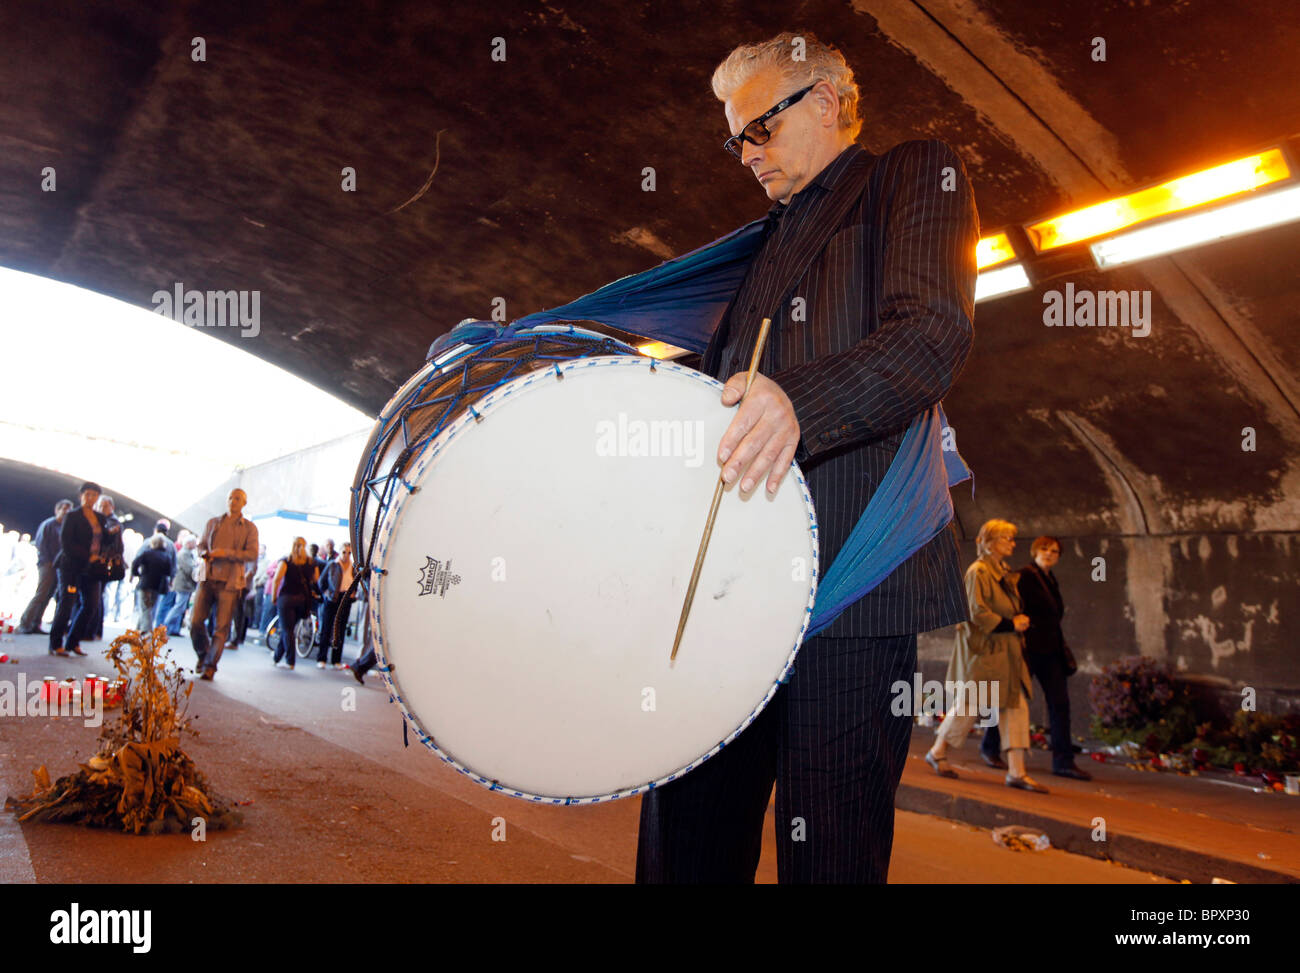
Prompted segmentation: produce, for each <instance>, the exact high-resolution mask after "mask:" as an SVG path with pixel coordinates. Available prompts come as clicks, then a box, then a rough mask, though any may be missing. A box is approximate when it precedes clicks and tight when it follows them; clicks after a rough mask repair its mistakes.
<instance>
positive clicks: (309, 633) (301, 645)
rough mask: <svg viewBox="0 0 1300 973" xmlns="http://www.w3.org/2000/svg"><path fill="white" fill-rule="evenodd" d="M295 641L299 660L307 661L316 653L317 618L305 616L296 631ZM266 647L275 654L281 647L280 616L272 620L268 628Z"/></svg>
mask: <svg viewBox="0 0 1300 973" xmlns="http://www.w3.org/2000/svg"><path fill="white" fill-rule="evenodd" d="M293 634H294V641H295V642H296V643H297V644H296V645H295V649H296V651H297V653H298V658H300V659H305V658H307V657H308V656H309V655H311V654H312V652H313V651H315V648H316V616H315V615H305V616H303V617H302V618H301V619H299V621H298V624H297V626H295V628H294V631H293ZM266 647H267V648H268V649H270V650H271V651H272V652H274V651H275V650H276V649H278V648H279V647H280V615H279V613H276V615H275V616H274V617H273V618H272V619H271V623H270V624H269V625H267V626H266Z"/></svg>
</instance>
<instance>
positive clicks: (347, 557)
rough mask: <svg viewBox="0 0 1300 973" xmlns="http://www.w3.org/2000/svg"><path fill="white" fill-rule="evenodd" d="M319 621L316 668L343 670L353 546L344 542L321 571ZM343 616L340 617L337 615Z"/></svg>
mask: <svg viewBox="0 0 1300 973" xmlns="http://www.w3.org/2000/svg"><path fill="white" fill-rule="evenodd" d="M320 587H321V594H322V595H323V596H324V598H325V601H324V602H323V604H322V609H323V610H322V612H321V617H322V623H323V625H324V626H325V627H324V630H323V631H322V632H321V637H320V651H319V653H318V654H317V656H316V667H317V668H318V669H324V668H325V667H326V665H331V666H333V667H334V668H335V669H346V668H347V666H345V665H344V664H343V636H344V633H345V632H346V631H347V627H348V616H349V615H351V614H352V600H353V599H352V597H351V596H350V589H351V587H352V545H351V544H350V543H344V545H343V553H342V554H340V555H339V556H338V558H336V559H335V560H332V561H327V562H326V563H325V570H324V571H322V572H321V579H320ZM340 616H342V617H340Z"/></svg>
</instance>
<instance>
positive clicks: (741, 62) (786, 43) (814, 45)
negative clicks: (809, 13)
mask: <svg viewBox="0 0 1300 973" xmlns="http://www.w3.org/2000/svg"><path fill="white" fill-rule="evenodd" d="M799 55H802V57H800V58H799V59H798V60H796V57H797V56H799ZM769 68H774V69H776V70H777V71H779V72H780V75H781V80H782V81H783V82H785V84H786V86H788V87H789V88H790V92H789V94H793V93H794V92H795V91H798V90H799V89H800V88H805V87H807V86H809V85H812V84H816V83H817V82H818V81H829V82H830V83H831V86H832V87H834V88H835V94H837V95H838V96H839V99H840V117H839V127H840V129H841V130H842V131H847V132H848V133H849V137H850V138H852V139H856V138H857V137H858V132H860V131H862V120H861V119H860V118H858V85H857V82H855V81H854V80H853V69H852V68H851V67H849V64H848V62H847V61H846V60H844V55H843V54H841V53H840V52H839V51H838V50H837V49H836V48H834V47H832V46H831V45H830V44H825V43H823V42H822V41H819V40H818V39H817V38H816V36H814V35H813V33H812V32H811V31H806V30H805V31H800V32H799V33H793V32H791V31H786V32H785V33H783V34H777V35H776V36H775V37H773V38H772V39H771V40H766V41H761V42H759V43H757V44H741V45H740V46H739V47H737V48H736V49H735V50H734V51H732V52H731V53H730V54H728V55H727V57H726V59H725V60H724V61H723V62H722V63H721V64H719V65H718V66H717V68H715V69H714V71H713V82H712V84H713V94H714V95H715V96H717V99H718V100H719V101H726V100H727V99H728V98H730V97H731V96H732V94H734V93H735V91H736V89H737V88H739V87H740V86H741V85H743V84H745V83H746V82H747V81H749V80H750V78H752V77H753V76H754V75H755V74H757V73H758V72H760V71H764V70H767V69H769Z"/></svg>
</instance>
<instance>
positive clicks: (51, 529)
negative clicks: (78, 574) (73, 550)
mask: <svg viewBox="0 0 1300 973" xmlns="http://www.w3.org/2000/svg"><path fill="white" fill-rule="evenodd" d="M71 509H72V501H71V500H60V501H59V502H58V503H56V504H55V505H54V516H53V517H46V518H45V519H44V520H42V521H41V526H40V527H38V528H36V537H35V544H36V572H37V579H36V594H35V595H33V596H32V600H31V601H30V602H29V603H28V605H27V610H26V611H24V612H23V617H22V618H21V619H20V621H19V624H18V632H19V634H21V635H47V634H49V633H47V632H45V631H42V629H41V618H42V617H43V616H44V615H45V606H46V605H48V604H49V603H50V598H51V597H53V596H54V592H55V590H56V589H57V587H58V580H59V578H58V572H57V571H55V569H54V562H55V561H56V560H58V557H59V551H61V550H62V549H63V544H62V542H61V541H60V540H59V531H60V530H61V529H62V528H63V518H64V517H65V516H67V513H68V511H69V510H71Z"/></svg>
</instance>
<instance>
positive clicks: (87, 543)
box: [50, 482, 121, 655]
mask: <svg viewBox="0 0 1300 973" xmlns="http://www.w3.org/2000/svg"><path fill="white" fill-rule="evenodd" d="M99 494H100V489H99V484H98V483H90V482H87V483H83V484H82V485H81V508H80V509H78V510H73V511H72V512H71V513H69V514H68V515H67V516H66V517H64V518H63V527H62V529H61V530H60V531H59V539H60V541H61V542H62V545H63V550H62V551H61V552H60V553H59V557H58V559H57V560H56V561H55V562H54V567H55V569H56V570H57V571H58V576H59V607H58V610H57V611H56V612H55V613H54V623H53V624H52V625H51V626H50V652H51V653H52V654H54V655H67V654H68V653H69V652H73V653H75V654H76V655H85V654H86V653H84V652H82V651H81V640H82V639H83V638H84V637H85V636H86V635H87V628H88V626H89V625H90V624H91V623H92V622H93V615H94V610H95V608H96V606H98V605H100V596H101V595H100V593H101V592H102V591H103V587H104V577H105V576H106V565H107V560H108V552H109V550H110V549H111V548H112V547H113V542H114V541H115V540H116V539H117V536H118V534H120V532H121V527H120V526H119V527H118V534H114V533H113V532H112V531H111V530H110V528H109V523H108V518H107V517H105V516H104V515H103V514H101V513H99V512H98V511H97V510H95V503H96V501H98V500H99ZM74 608H75V612H74ZM65 634H66V635H67V647H66V649H65V648H64V644H63V637H64V635H65Z"/></svg>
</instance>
